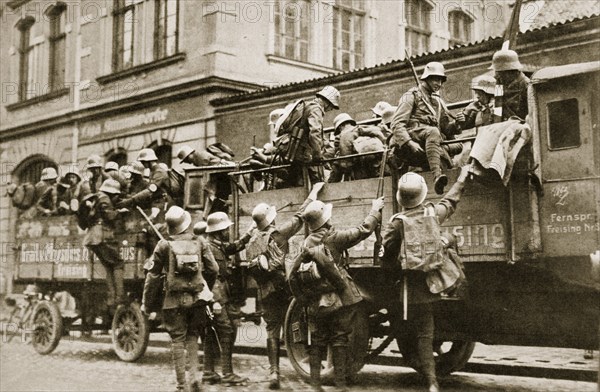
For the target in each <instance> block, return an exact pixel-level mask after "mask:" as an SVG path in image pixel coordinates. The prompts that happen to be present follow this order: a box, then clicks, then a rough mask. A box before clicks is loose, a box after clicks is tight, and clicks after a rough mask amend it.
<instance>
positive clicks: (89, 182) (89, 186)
mask: <svg viewBox="0 0 600 392" xmlns="http://www.w3.org/2000/svg"><path fill="white" fill-rule="evenodd" d="M106 179H108V176H107V175H106V173H104V171H102V172H100V174H97V175H94V176H92V177H90V178H88V179H86V180H84V181H83V182H81V187H80V191H79V201H80V202H81V201H82V200H83V199H84V198H85V197H86V196H88V195H93V194H95V193H98V191H99V190H100V186H101V185H102V183H103V182H104V180H106Z"/></svg>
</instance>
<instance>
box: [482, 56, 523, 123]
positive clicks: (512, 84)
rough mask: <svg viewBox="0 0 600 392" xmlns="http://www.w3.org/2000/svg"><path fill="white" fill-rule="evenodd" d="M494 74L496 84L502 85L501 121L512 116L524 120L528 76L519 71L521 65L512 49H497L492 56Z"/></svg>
mask: <svg viewBox="0 0 600 392" xmlns="http://www.w3.org/2000/svg"><path fill="white" fill-rule="evenodd" d="M489 69H492V70H494V73H495V74H494V76H495V78H496V80H497V81H498V84H501V85H503V86H504V87H503V90H504V94H503V102H502V121H505V120H508V119H509V118H510V117H512V116H516V117H519V118H520V119H522V120H524V119H525V117H527V114H528V113H529V108H528V106H527V87H528V86H529V78H528V77H527V76H525V74H524V73H523V72H522V71H521V70H522V69H523V65H522V64H521V62H520V61H519V55H517V52H515V51H514V50H505V49H503V50H499V51H497V52H496V53H494V56H493V57H492V65H491V66H490V68H489Z"/></svg>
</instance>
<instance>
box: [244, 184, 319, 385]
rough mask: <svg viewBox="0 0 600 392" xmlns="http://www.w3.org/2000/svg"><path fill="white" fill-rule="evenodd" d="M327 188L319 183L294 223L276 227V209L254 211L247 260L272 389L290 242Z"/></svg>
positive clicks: (267, 207) (286, 293)
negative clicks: (309, 208) (260, 312)
mask: <svg viewBox="0 0 600 392" xmlns="http://www.w3.org/2000/svg"><path fill="white" fill-rule="evenodd" d="M324 185H325V184H324V183H322V182H318V183H316V184H315V185H314V186H313V188H312V190H311V191H310V194H309V195H308V197H307V198H306V200H305V201H304V203H302V205H301V206H300V208H299V210H298V211H297V212H296V214H294V216H293V217H292V219H291V220H289V221H288V222H285V223H282V224H280V225H276V224H275V219H276V217H277V207H275V206H270V205H268V204H266V203H260V204H258V205H256V207H254V210H253V211H252V219H253V220H254V223H255V224H256V230H253V231H252V237H251V238H250V240H249V242H248V245H247V246H246V257H247V259H248V260H250V265H249V269H248V270H249V273H250V274H251V276H252V277H253V278H254V279H255V281H256V283H257V285H258V300H259V301H260V305H261V307H262V309H263V318H264V319H265V322H266V323H267V334H268V336H267V356H268V358H269V374H270V375H269V388H270V389H279V388H280V383H279V347H280V342H281V332H282V328H283V323H284V319H285V313H286V311H287V309H288V306H289V304H290V293H289V290H288V288H287V284H286V270H285V262H286V259H287V257H288V255H289V252H290V249H289V247H290V245H289V242H288V241H289V239H290V238H291V237H292V236H294V235H295V234H296V233H297V232H298V231H299V230H300V229H301V228H302V224H303V219H302V213H303V212H304V209H305V208H306V206H308V204H309V203H311V202H312V201H314V200H316V199H317V195H318V194H319V192H320V191H321V189H322V188H323V186H324Z"/></svg>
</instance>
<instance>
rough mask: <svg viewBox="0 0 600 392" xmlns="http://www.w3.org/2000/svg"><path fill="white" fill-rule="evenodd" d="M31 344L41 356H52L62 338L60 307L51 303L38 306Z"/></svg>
mask: <svg viewBox="0 0 600 392" xmlns="http://www.w3.org/2000/svg"><path fill="white" fill-rule="evenodd" d="M32 330H33V336H32V340H31V343H32V345H33V348H34V349H35V351H37V352H38V353H39V354H42V355H46V354H50V353H51V352H52V351H54V349H55V348H56V346H58V342H59V341H60V338H61V337H62V331H63V319H62V316H61V315H60V310H59V309H58V306H57V305H56V304H55V303H54V302H51V301H41V302H40V303H38V304H37V306H36V308H35V310H34V313H33V320H32Z"/></svg>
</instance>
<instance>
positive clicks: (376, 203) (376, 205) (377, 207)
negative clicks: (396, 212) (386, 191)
mask: <svg viewBox="0 0 600 392" xmlns="http://www.w3.org/2000/svg"><path fill="white" fill-rule="evenodd" d="M384 199H385V198H384V197H383V196H381V197H380V198H379V199H375V200H373V207H372V208H373V211H381V210H383V206H384V205H385V200H384Z"/></svg>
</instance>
